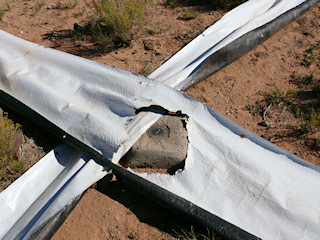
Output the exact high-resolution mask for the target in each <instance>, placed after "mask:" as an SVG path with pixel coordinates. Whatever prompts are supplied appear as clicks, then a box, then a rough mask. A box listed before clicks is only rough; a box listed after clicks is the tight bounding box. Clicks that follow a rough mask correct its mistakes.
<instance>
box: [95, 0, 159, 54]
mask: <svg viewBox="0 0 320 240" xmlns="http://www.w3.org/2000/svg"><path fill="white" fill-rule="evenodd" d="M92 4H93V15H92V20H91V22H90V26H91V31H90V32H91V35H92V37H93V40H94V42H95V43H96V44H98V45H100V46H102V47H104V48H107V47H110V45H112V44H114V45H115V46H118V45H128V44H129V43H130V41H131V40H132V39H133V36H134V35H137V34H138V32H139V31H141V30H142V27H143V26H144V25H145V24H146V23H147V20H146V12H145V9H146V7H147V6H150V5H152V4H153V0H92Z"/></svg>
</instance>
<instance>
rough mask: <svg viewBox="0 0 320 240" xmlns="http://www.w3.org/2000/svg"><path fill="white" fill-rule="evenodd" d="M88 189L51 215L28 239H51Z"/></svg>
mask: <svg viewBox="0 0 320 240" xmlns="http://www.w3.org/2000/svg"><path fill="white" fill-rule="evenodd" d="M85 192H86V191H84V192H83V193H81V194H80V195H78V196H77V197H76V198H74V199H73V200H72V201H70V202H69V203H68V204H67V205H65V206H64V207H63V208H62V209H61V210H60V211H59V212H58V213H57V214H56V215H54V216H53V217H51V218H50V219H49V220H48V221H47V222H46V223H44V224H43V225H42V226H41V227H40V228H38V229H37V231H35V232H34V233H32V235H31V236H30V237H29V238H28V240H36V239H41V240H46V239H51V238H52V237H53V235H54V234H55V233H56V232H57V231H58V229H59V228H60V226H61V225H62V224H63V223H64V221H65V220H66V219H67V217H68V216H69V215H70V213H71V212H72V211H73V209H74V208H75V207H76V206H77V204H78V202H79V201H80V199H81V198H82V197H83V195H84V194H85Z"/></svg>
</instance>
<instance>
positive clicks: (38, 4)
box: [32, 1, 45, 16]
mask: <svg viewBox="0 0 320 240" xmlns="http://www.w3.org/2000/svg"><path fill="white" fill-rule="evenodd" d="M44 4H45V2H44V1H41V2H38V3H37V4H36V6H35V9H34V13H33V14H32V15H33V16H34V15H36V14H37V13H38V12H39V11H40V10H41V8H42V7H43V6H44Z"/></svg>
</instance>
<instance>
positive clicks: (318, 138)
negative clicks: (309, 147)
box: [316, 132, 320, 148]
mask: <svg viewBox="0 0 320 240" xmlns="http://www.w3.org/2000/svg"><path fill="white" fill-rule="evenodd" d="M316 147H317V148H320V133H319V132H318V134H317V136H316Z"/></svg>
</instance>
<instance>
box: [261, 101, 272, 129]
mask: <svg viewBox="0 0 320 240" xmlns="http://www.w3.org/2000/svg"><path fill="white" fill-rule="evenodd" d="M271 105H272V103H270V104H269V106H268V107H267V109H266V110H265V111H264V112H263V121H264V122H265V123H266V124H267V125H268V126H271V125H272V122H271V121H270V122H269V121H267V119H266V115H267V112H268V110H269V108H270V107H271Z"/></svg>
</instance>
